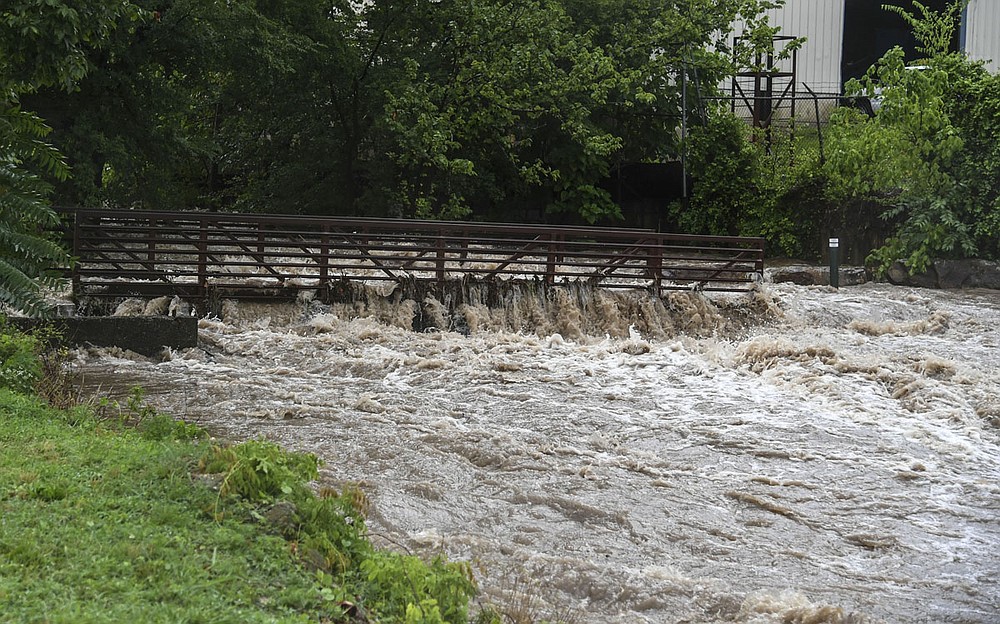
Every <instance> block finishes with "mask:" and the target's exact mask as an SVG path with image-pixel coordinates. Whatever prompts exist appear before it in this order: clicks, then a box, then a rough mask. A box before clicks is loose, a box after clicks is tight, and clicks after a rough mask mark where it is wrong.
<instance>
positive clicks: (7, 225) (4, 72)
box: [0, 0, 138, 315]
mask: <svg viewBox="0 0 1000 624" xmlns="http://www.w3.org/2000/svg"><path fill="white" fill-rule="evenodd" d="M126 15H131V16H133V17H135V18H138V13H136V12H134V11H133V10H132V7H131V6H130V5H128V4H126V3H122V2H118V1H112V0H91V1H90V2H87V3H84V4H83V6H80V3H75V4H74V5H73V6H71V5H69V4H64V3H62V2H58V1H57V0H44V1H43V0H15V1H14V2H11V3H8V4H7V7H6V8H5V9H3V10H2V11H0V302H2V303H5V304H7V305H9V306H12V307H14V308H16V309H19V310H22V311H23V312H25V313H27V314H31V315H40V314H43V313H45V311H46V309H47V307H46V304H45V302H44V299H43V296H42V294H41V287H42V286H45V285H51V284H53V283H54V282H55V280H56V276H55V275H54V274H52V273H51V272H50V269H52V268H53V267H58V266H65V265H66V264H67V263H68V261H69V258H68V256H67V254H66V252H65V251H64V250H63V249H62V248H61V247H59V245H58V244H56V243H55V242H54V241H53V239H52V234H50V232H51V231H52V229H53V228H54V226H56V225H58V222H59V220H58V217H57V216H56V214H55V213H54V212H53V211H52V209H51V207H50V206H49V205H48V203H47V202H46V196H47V194H48V193H49V190H50V186H49V185H48V184H47V183H46V182H45V181H44V180H43V179H42V176H43V175H49V176H53V177H55V178H56V179H65V177H66V176H67V175H68V169H67V167H66V164H65V163H64V162H63V160H62V157H61V155H60V154H59V152H58V151H57V150H55V149H54V148H53V147H52V146H51V145H49V144H48V143H46V142H45V141H44V139H45V137H46V135H47V134H48V132H49V128H48V127H47V126H46V125H45V124H44V123H43V122H42V120H41V119H40V118H39V117H38V116H36V115H34V114H33V113H31V112H28V111H26V110H24V109H22V108H21V106H20V98H21V96H23V95H24V94H27V93H31V92H33V91H35V90H37V89H38V88H40V87H42V86H46V85H58V86H60V87H61V88H66V89H69V88H72V87H73V85H75V84H76V82H77V81H79V80H80V79H81V78H82V77H83V76H84V75H85V74H86V71H87V69H88V64H87V61H86V54H85V49H86V48H87V47H88V46H90V45H93V44H96V43H97V42H99V41H100V39H101V38H102V37H103V36H105V35H106V33H107V32H108V31H109V30H110V29H111V28H113V27H114V25H115V24H116V23H117V20H118V19H119V18H121V17H123V16H126Z"/></svg>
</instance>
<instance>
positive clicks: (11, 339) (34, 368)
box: [0, 324, 42, 394]
mask: <svg viewBox="0 0 1000 624" xmlns="http://www.w3.org/2000/svg"><path fill="white" fill-rule="evenodd" d="M41 351H42V345H41V341H40V340H39V339H38V338H36V337H35V336H32V335H29V334H24V333H21V332H19V331H17V330H15V329H13V328H11V327H9V326H6V325H3V324H0V388H7V389H9V390H12V391H14V392H18V393H20V394H31V393H32V392H33V391H34V389H35V384H37V383H38V381H39V380H40V379H41V377H42V362H41V360H40V359H39V357H38V356H39V353H40V352H41Z"/></svg>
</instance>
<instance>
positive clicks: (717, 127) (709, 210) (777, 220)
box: [672, 109, 823, 256]
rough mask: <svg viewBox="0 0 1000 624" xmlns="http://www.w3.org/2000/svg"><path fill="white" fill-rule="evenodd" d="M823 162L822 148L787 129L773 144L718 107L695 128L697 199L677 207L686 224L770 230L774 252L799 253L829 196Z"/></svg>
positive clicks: (690, 160)
mask: <svg viewBox="0 0 1000 624" xmlns="http://www.w3.org/2000/svg"><path fill="white" fill-rule="evenodd" d="M766 145H769V147H770V149H769V150H768V149H767V148H766V147H765V146H766ZM817 163H818V152H817V150H816V149H815V148H813V147H811V146H804V145H802V144H800V143H799V142H797V141H795V140H794V139H791V138H789V137H786V136H780V135H775V136H773V137H772V138H771V140H770V142H769V143H768V142H767V141H765V140H764V136H763V134H762V133H757V134H755V133H754V132H753V131H751V129H750V128H748V127H747V125H746V122H744V121H743V120H741V119H739V118H738V117H736V116H735V115H732V114H731V113H730V112H729V111H727V110H723V109H715V110H712V111H710V114H709V115H708V118H707V120H706V122H705V124H704V125H701V126H695V127H694V128H692V129H691V131H690V135H689V142H688V152H687V167H688V170H689V171H690V172H691V175H692V178H693V188H692V192H691V197H690V202H689V205H688V206H687V207H685V206H683V205H682V204H675V205H674V206H672V211H673V213H674V215H675V218H676V219H677V222H678V225H679V226H680V227H681V229H682V230H683V231H686V232H691V233H710V234H717V235H740V236H762V237H764V238H765V239H766V240H767V248H768V249H769V250H771V253H773V254H783V255H786V256H797V255H800V254H801V253H802V252H803V250H804V249H805V248H806V247H807V245H808V244H809V241H810V239H811V238H814V237H815V232H816V228H817V227H818V223H817V222H816V221H815V219H811V218H810V216H809V214H810V213H813V214H815V213H816V212H820V208H819V204H821V203H822V201H823V200H822V199H821V197H820V195H821V193H820V192H819V191H818V190H817V189H816V180H815V171H816V167H817ZM807 207H808V208H810V209H811V210H805V208H807Z"/></svg>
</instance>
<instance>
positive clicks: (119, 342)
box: [7, 316, 198, 356]
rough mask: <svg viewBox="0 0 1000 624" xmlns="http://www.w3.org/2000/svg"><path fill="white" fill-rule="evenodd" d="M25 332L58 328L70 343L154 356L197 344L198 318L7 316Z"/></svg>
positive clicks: (8, 320) (9, 320)
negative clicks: (48, 327)
mask: <svg viewBox="0 0 1000 624" xmlns="http://www.w3.org/2000/svg"><path fill="white" fill-rule="evenodd" d="M7 322H9V323H10V324H12V325H14V326H15V327H18V328H19V329H21V330H24V331H27V330H30V329H32V328H34V327H37V326H39V325H51V326H53V327H55V328H56V329H57V330H59V331H60V332H61V333H62V335H63V336H64V338H65V342H66V343H67V344H71V345H81V344H92V345H94V346H98V347H120V348H122V349H128V350H130V351H135V352H136V353H140V354H142V355H147V356H148V355H156V354H157V353H159V352H160V351H162V350H163V348H164V347H170V348H171V349H184V348H187V347H195V346H198V319H197V318H194V317H172V316H79V317H64V318H55V319H48V320H35V319H25V318H8V319H7Z"/></svg>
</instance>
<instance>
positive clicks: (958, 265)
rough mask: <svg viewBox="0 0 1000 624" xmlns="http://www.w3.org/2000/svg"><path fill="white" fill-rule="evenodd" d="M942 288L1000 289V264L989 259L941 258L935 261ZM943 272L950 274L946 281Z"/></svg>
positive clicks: (939, 284)
mask: <svg viewBox="0 0 1000 624" xmlns="http://www.w3.org/2000/svg"><path fill="white" fill-rule="evenodd" d="M934 268H935V269H936V270H937V272H938V286H939V287H940V288H992V289H995V290H997V289H1000V264H998V263H996V262H989V261H987V260H975V259H973V260H939V261H937V262H935V263H934ZM942 272H945V273H948V274H949V280H948V282H947V283H946V282H945V281H944V280H943V279H942ZM952 275H954V276H953V277H952Z"/></svg>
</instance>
